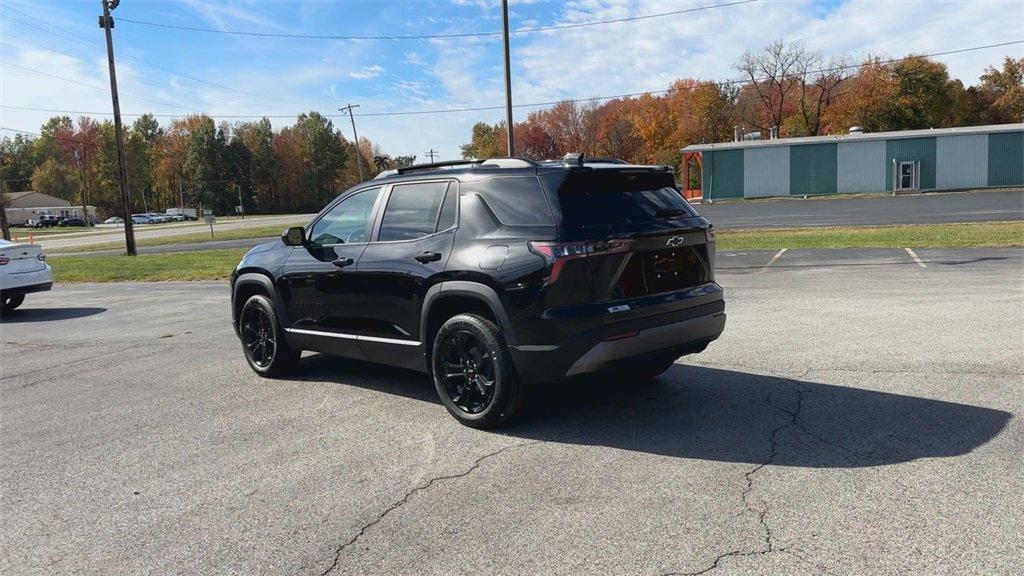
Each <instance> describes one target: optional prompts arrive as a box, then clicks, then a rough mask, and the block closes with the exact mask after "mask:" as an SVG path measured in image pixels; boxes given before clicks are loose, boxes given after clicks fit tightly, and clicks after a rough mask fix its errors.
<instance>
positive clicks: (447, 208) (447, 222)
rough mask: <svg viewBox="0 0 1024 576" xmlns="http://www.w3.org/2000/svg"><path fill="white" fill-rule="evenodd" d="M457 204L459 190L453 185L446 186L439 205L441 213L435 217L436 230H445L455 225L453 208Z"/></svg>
mask: <svg viewBox="0 0 1024 576" xmlns="http://www.w3.org/2000/svg"><path fill="white" fill-rule="evenodd" d="M458 205H459V190H458V188H456V187H455V186H450V187H449V188H448V193H447V194H445V195H444V204H442V205H441V215H440V216H438V217H437V231H438V232H440V231H441V230H447V229H449V228H451V227H452V226H455V210H456V208H458Z"/></svg>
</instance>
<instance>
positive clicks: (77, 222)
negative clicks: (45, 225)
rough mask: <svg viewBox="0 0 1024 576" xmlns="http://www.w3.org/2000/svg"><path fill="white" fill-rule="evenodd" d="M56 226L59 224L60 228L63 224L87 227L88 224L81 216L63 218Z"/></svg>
mask: <svg viewBox="0 0 1024 576" xmlns="http://www.w3.org/2000/svg"><path fill="white" fill-rule="evenodd" d="M57 226H60V227H62V228H63V227H65V226H79V227H88V226H89V224H87V223H86V222H85V220H82V219H81V218H65V219H63V220H61V221H60V223H59V224H57Z"/></svg>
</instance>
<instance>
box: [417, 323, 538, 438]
mask: <svg viewBox="0 0 1024 576" xmlns="http://www.w3.org/2000/svg"><path fill="white" fill-rule="evenodd" d="M433 342H434V345H433V347H432V348H431V352H430V366H431V375H432V376H433V379H434V387H435V388H436V389H437V395H438V397H439V398H440V399H441V403H442V404H444V407H445V409H447V410H448V413H449V414H451V415H452V416H454V417H455V419H456V420H458V421H459V422H461V423H462V424H465V425H466V426H471V427H473V428H493V427H495V426H501V425H504V424H508V423H510V422H512V421H513V420H515V419H516V417H517V416H518V415H519V414H520V413H521V412H522V408H523V406H524V404H525V386H524V385H523V383H522V382H521V381H520V380H519V378H518V376H517V375H516V371H515V367H514V366H513V365H512V357H511V356H510V355H509V352H508V346H507V345H506V344H505V338H504V336H503V335H502V333H501V330H500V329H499V328H498V326H497V324H495V322H494V321H493V320H491V319H489V318H484V317H482V316H479V315H477V314H458V315H456V316H453V317H451V318H449V319H448V320H447V321H446V322H445V323H444V324H443V325H442V326H441V328H440V329H438V331H437V333H436V334H435V335H434V338H433Z"/></svg>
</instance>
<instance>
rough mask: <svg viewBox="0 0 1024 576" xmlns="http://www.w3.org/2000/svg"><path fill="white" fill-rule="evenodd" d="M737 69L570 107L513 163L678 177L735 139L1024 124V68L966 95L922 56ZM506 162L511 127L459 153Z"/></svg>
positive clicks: (542, 118)
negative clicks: (675, 173)
mask: <svg viewBox="0 0 1024 576" xmlns="http://www.w3.org/2000/svg"><path fill="white" fill-rule="evenodd" d="M735 68H736V70H737V71H738V72H739V73H740V75H741V76H742V78H743V81H741V82H731V83H716V82H708V81H702V80H699V79H681V80H677V81H675V82H673V83H672V85H671V86H670V87H669V89H668V90H667V91H666V92H665V93H664V94H662V95H652V94H644V95H641V96H639V97H627V98H617V99H614V100H609V101H606V102H604V103H598V102H595V101H589V102H586V101H584V102H580V101H564V102H560V103H558V104H555V105H554V106H552V107H550V108H546V109H542V110H537V111H534V112H532V113H530V115H529V116H528V117H527V119H526V120H525V121H523V122H517V123H516V124H515V127H514V130H513V135H514V138H515V146H516V155H517V156H523V157H526V158H531V159H548V158H558V157H561V156H562V155H564V154H565V153H567V152H583V153H584V154H586V155H588V156H612V157H615V158H621V159H623V160H628V161H630V162H637V163H642V164H659V165H672V166H676V167H677V168H678V167H679V166H680V164H681V162H682V158H681V155H680V154H679V149H680V148H683V147H685V146H687V145H690V144H704V143H712V142H723V141H729V140H732V139H733V137H734V130H735V129H736V128H737V127H738V129H739V131H740V132H742V133H750V132H757V133H759V135H760V136H761V137H765V138H767V137H769V136H770V134H771V132H772V131H773V130H776V131H777V134H778V135H779V136H780V137H796V136H818V135H826V134H842V133H845V132H847V130H848V129H849V128H851V127H853V126H860V127H862V128H864V129H865V130H866V131H868V132H880V131H886V130H912V129H918V128H940V127H950V126H971V125H982V124H1003V123H1010V122H1021V121H1024V88H1022V86H1024V82H1022V80H1024V58H1017V59H1014V58H1010V57H1006V58H1005V59H1004V60H1003V63H1002V67H1001V68H996V67H993V66H989V67H988V68H987V69H986V70H985V72H984V74H983V75H982V76H981V82H980V83H979V84H978V85H976V86H969V87H965V86H964V85H963V83H962V82H961V81H960V80H956V79H953V78H950V76H949V72H948V70H947V68H946V65H945V64H942V63H941V62H936V61H934V60H932V59H929V58H927V57H924V56H915V55H913V54H911V55H909V56H907V57H906V58H900V59H891V60H885V59H882V58H880V57H869V58H867V59H866V60H864V61H863V62H861V63H859V64H858V65H856V66H854V65H851V64H850V61H849V59H847V58H833V59H831V60H826V59H824V58H823V57H822V55H821V53H819V52H815V51H812V50H808V49H807V48H806V47H805V46H804V45H803V44H799V43H796V44H787V43H785V42H783V41H781V40H779V41H776V42H773V43H772V44H770V45H769V46H767V47H766V48H765V49H764V50H762V51H760V52H757V53H752V52H749V51H748V52H747V53H745V54H744V55H743V56H742V57H741V58H740V59H739V60H738V61H737V62H736V64H735ZM506 154H507V152H506V128H505V124H504V123H503V122H499V123H497V124H487V123H484V122H479V123H477V124H475V125H474V126H473V129H472V134H471V135H470V141H469V142H468V143H467V144H464V145H463V146H462V156H463V157H464V158H488V157H496V156H505V155H506ZM696 177H697V176H696V175H695V178H696ZM694 184H695V182H694Z"/></svg>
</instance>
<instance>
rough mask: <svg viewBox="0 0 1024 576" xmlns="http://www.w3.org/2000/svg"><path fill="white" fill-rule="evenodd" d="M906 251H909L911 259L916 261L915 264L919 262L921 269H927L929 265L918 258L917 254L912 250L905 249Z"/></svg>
mask: <svg viewBox="0 0 1024 576" xmlns="http://www.w3.org/2000/svg"><path fill="white" fill-rule="evenodd" d="M904 250H906V251H907V254H910V257H911V258H913V259H914V262H917V265H918V266H920V267H921V268H927V267H928V265H927V264H925V263H924V262H922V261H921V259H920V258H918V257H917V254H916V253H914V251H913V250H911V249H910V248H904Z"/></svg>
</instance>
